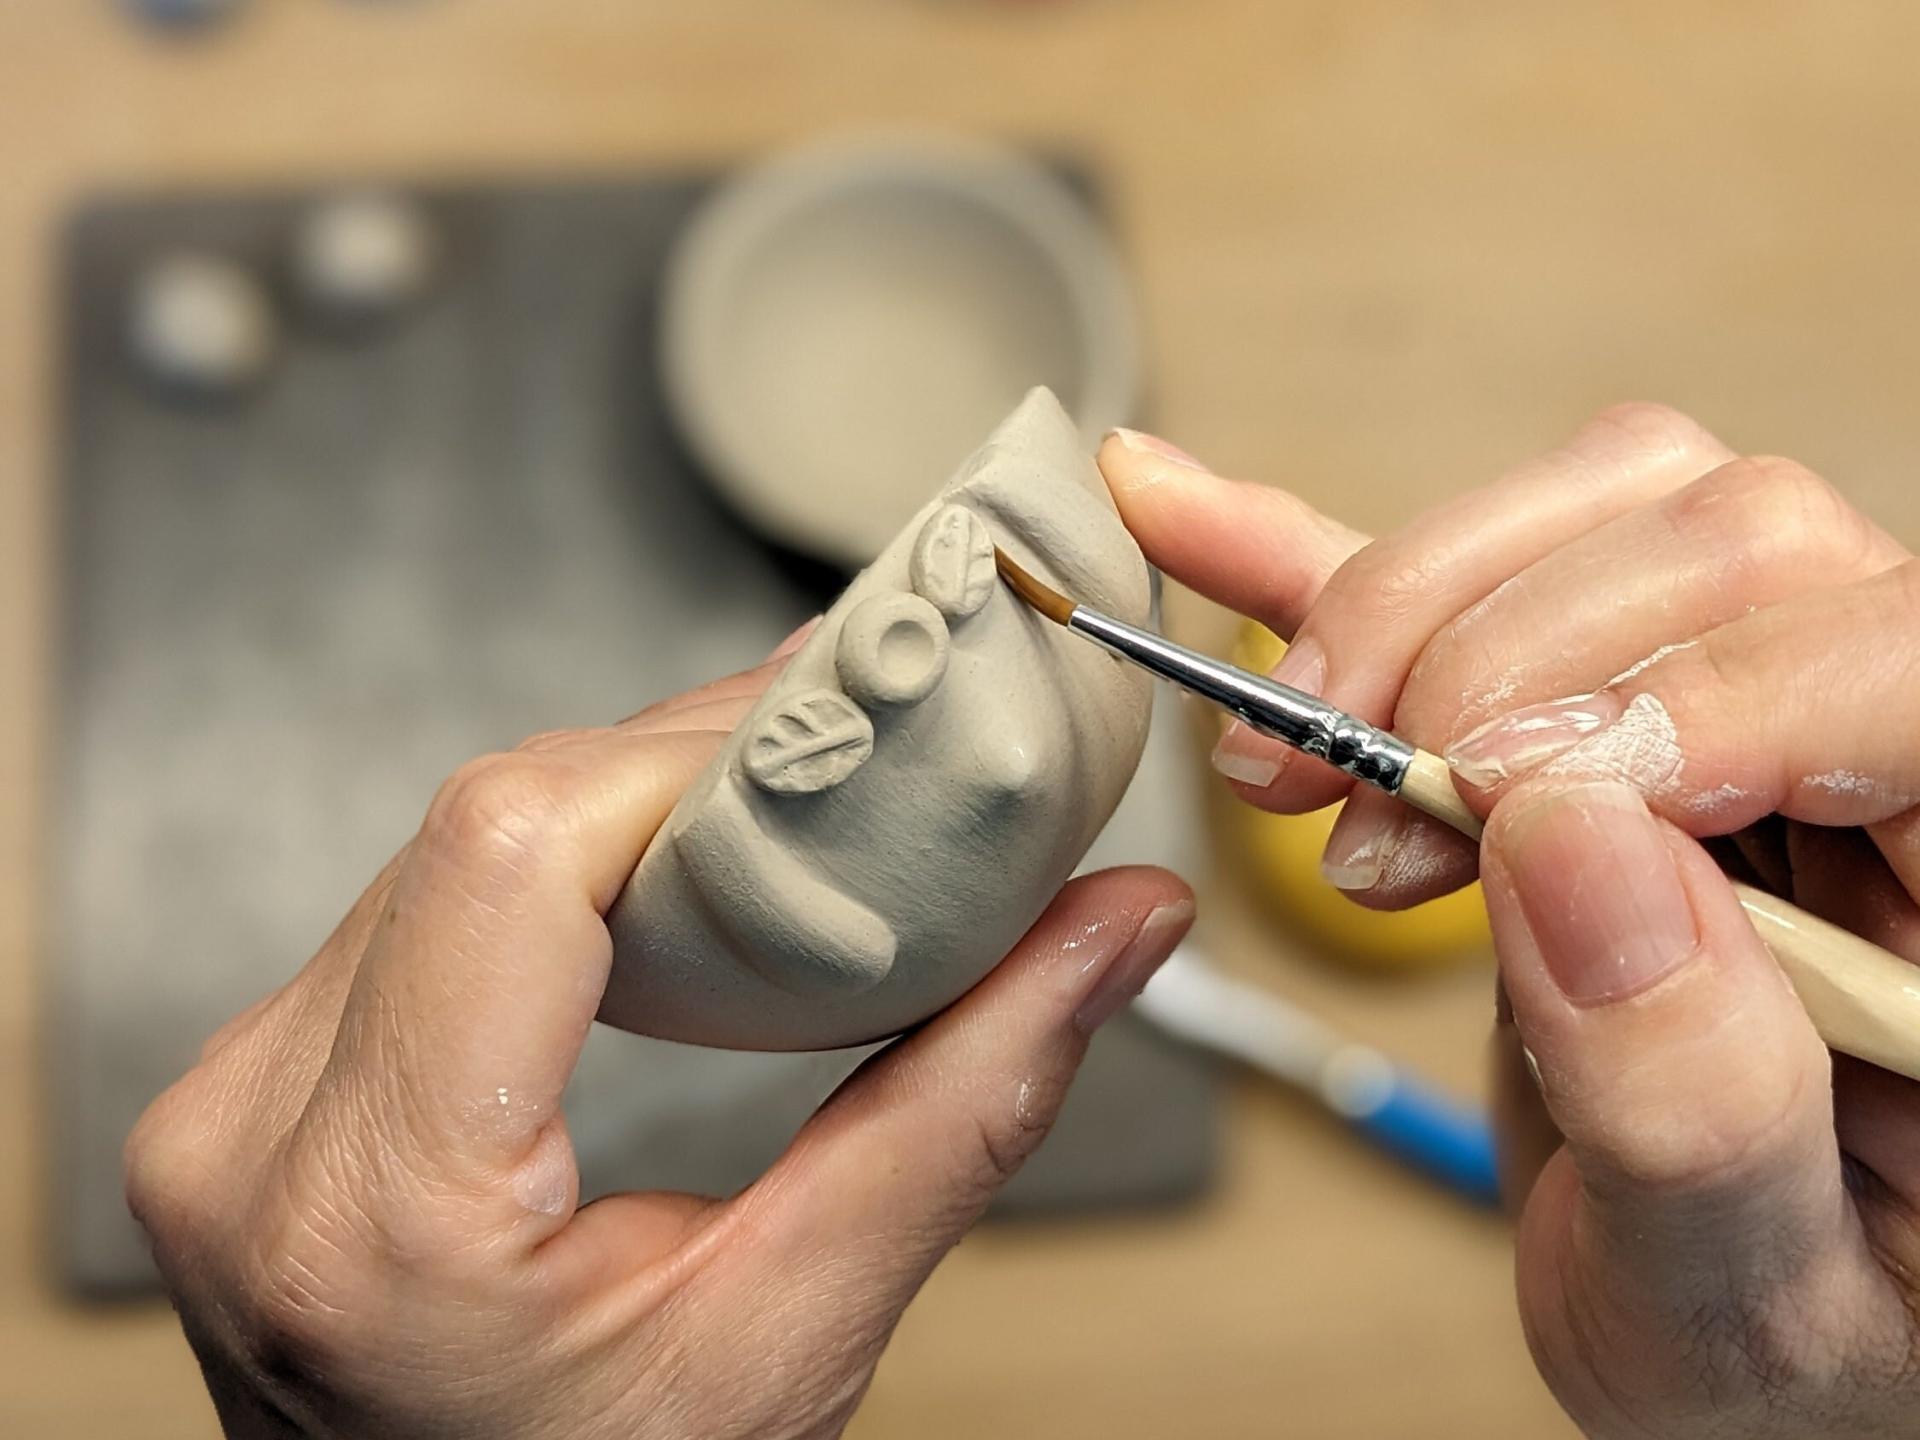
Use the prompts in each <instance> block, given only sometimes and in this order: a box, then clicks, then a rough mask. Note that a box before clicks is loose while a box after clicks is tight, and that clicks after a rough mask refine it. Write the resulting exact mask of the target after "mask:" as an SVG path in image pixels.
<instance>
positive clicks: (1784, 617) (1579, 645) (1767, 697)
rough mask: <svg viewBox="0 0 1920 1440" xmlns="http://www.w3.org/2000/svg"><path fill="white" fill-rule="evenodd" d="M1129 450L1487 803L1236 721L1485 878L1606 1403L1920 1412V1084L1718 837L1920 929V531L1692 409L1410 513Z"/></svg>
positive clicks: (1541, 1335)
mask: <svg viewBox="0 0 1920 1440" xmlns="http://www.w3.org/2000/svg"><path fill="white" fill-rule="evenodd" d="M1101 463H1102V467H1103V469H1104V470H1105V472H1106V474H1107V478H1108V482H1109V484H1110V485H1111V486H1112V487H1113V490H1114V493H1115V496H1116V499H1117V500H1118V502H1119V504H1120V507H1121V511H1122V514H1123V516H1124V517H1125V519H1126V520H1127V523H1128V525H1129V527H1130V528H1131V529H1132V530H1133V531H1134V533H1135V535H1136V536H1137V537H1138V538H1139V539H1140V542H1141V546H1142V548H1143V549H1144V550H1145V551H1146V553H1147V556H1148V558H1149V559H1150V560H1152V561H1154V562H1155V563H1156V564H1158V565H1160V566H1161V567H1162V568H1164V569H1165V570H1166V571H1168V572H1169V573H1170V574H1172V575H1173V576H1174V577H1175V578H1177V579H1180V580H1182V581H1185V582H1186V583H1188V584H1190V585H1192V586H1193V587H1194V588H1196V589H1198V590H1200V591H1202V592H1203V593H1205V594H1207V595H1209V596H1210V597H1212V598H1213V599H1215V600H1218V601H1220V602H1221V603H1223V604H1225V605H1227V606H1229V607H1231V608H1233V609H1235V610H1238V611H1240V612H1242V613H1244V614H1248V615H1252V616H1254V617H1256V618H1257V619H1260V620H1261V621H1263V622H1265V623H1266V624H1267V625H1269V626H1270V627H1272V628H1273V629H1274V630H1275V631H1277V632H1278V633H1280V634H1281V635H1282V636H1284V637H1287V638H1289V639H1290V640H1291V641H1292V642H1293V643H1292V648H1291V649H1290V650H1289V652H1288V654H1287V655H1286V657H1285V658H1284V659H1283V660H1282V662H1281V666H1280V668H1279V670H1278V671H1277V672H1276V673H1277V674H1278V675H1279V677H1280V678H1281V679H1283V680H1286V681H1289V682H1290V683H1293V684H1296V685H1300V686H1302V688H1305V689H1308V690H1311V691H1313V692H1315V693H1317V694H1320V695H1323V696H1325V697H1326V698H1327V699H1329V700H1331V701H1333V702H1334V703H1335V704H1338V705H1340V706H1341V707H1343V708H1344V709H1347V710H1350V711H1352V712H1354V713H1356V714H1358V715H1360V716H1362V717H1364V718H1365V719H1367V720H1370V721H1373V722H1375V723H1377V724H1383V725H1390V726H1391V727H1392V728H1393V729H1394V730H1395V731H1397V732H1398V733H1399V734H1401V735H1403V736H1405V737H1406V738H1408V739H1410V740H1412V741H1414V742H1416V743H1418V744H1420V745H1421V746H1423V747H1424V748H1426V749H1429V750H1433V751H1436V752H1440V753H1443V754H1446V755H1447V756H1448V757H1449V759H1450V760H1451V761H1452V762H1453V765H1454V769H1455V774H1456V777H1457V783H1458V784H1459V787H1460V790H1461V793H1462V794H1463V795H1464V796H1465V797H1466V799H1467V800H1468V802H1469V803H1470V804H1471V805H1472V806H1473V807H1474V808H1475V809H1476V811H1478V812H1479V813H1481V814H1482V815H1485V816H1488V817H1489V823H1488V826H1487V832H1486V836H1485V839H1484V841H1483V843H1482V844H1481V846H1480V847H1479V848H1478V849H1477V850H1476V848H1475V847H1474V846H1473V845H1472V844H1470V843H1469V842H1467V841H1466V840H1464V839H1462V838H1461V837H1460V836H1458V835H1456V834H1454V833H1453V832H1451V831H1449V830H1446V829H1445V828H1444V827H1442V826H1440V825H1439V824H1438V823H1437V822H1434V821H1431V820H1429V819H1427V818H1426V817H1424V816H1421V815H1417V814H1414V813H1412V812H1410V811H1407V810H1404V809H1403V808H1401V807H1400V806H1399V805H1398V803H1397V802H1395V801H1392V800H1389V799H1388V798H1387V797H1385V796H1383V795H1380V794H1377V793H1374V792H1371V791H1360V792H1353V793H1351V794H1350V793H1349V792H1350V791H1351V782H1349V781H1348V780H1346V778H1345V777H1343V776H1341V775H1339V774H1338V773H1337V772H1335V771H1333V770H1331V769H1329V768H1327V767H1325V766H1324V765H1321V764H1319V763H1318V762H1316V761H1313V760H1311V759H1308V758H1306V757H1302V756H1295V755H1293V754H1291V753H1289V752H1287V751H1285V750H1284V749H1283V748H1282V747H1280V746H1279V745H1278V744H1277V742H1273V741H1270V740H1267V739H1266V738H1264V737H1261V736H1258V735H1254V734H1252V733H1250V732H1247V731H1246V730H1244V729H1243V728H1236V729H1233V730H1230V731H1229V732H1227V733H1226V734H1224V735H1223V737H1222V740H1221V745H1220V750H1219V752H1218V753H1217V755H1216V764H1217V765H1218V766H1219V768H1221V770H1222V771H1223V772H1224V773H1226V774H1227V775H1228V776H1229V777H1230V778H1231V779H1232V780H1233V783H1234V785H1235V788H1236V789H1237V790H1238V791H1239V793H1240V794H1241V796H1242V797H1243V798H1244V799H1246V800H1248V801H1249V802H1251V803H1253V804H1256V805H1260V806H1263V807H1266V808H1268V809H1272V810H1279V811H1285V812H1289V813H1297V812H1301V811H1305V810H1309V809H1315V808H1318V807H1320V806H1322V805H1327V804H1330V803H1333V802H1334V801H1336V800H1340V799H1341V798H1342V797H1347V798H1346V804H1345V809H1344V813H1343V815H1342V817H1341V819H1340V821H1339V823H1338V825H1337V827H1336V829H1335V831H1334V834H1333V836H1332V838H1331V839H1330V841H1329V843H1328V850H1327V856H1326V862H1325V868H1326V871H1327V874H1328V876H1329V878H1330V879H1332V880H1334V881H1335V882H1336V883H1338V884H1339V885H1341V887H1342V888H1343V889H1346V890H1347V891H1348V892H1349V893H1350V894H1352V895H1353V897H1354V898H1355V899H1357V900H1358V901H1360V903H1362V904H1366V905H1371V906H1375V907H1380V908H1399V907H1402V906H1406V905H1410V904H1414V903H1417V902H1418V901H1420V900H1423V899H1426V898H1429V897H1431V896H1433V895H1436V894H1440V893H1442V892H1444V891H1447V890H1450V889H1452V888H1454V887H1456V886H1458V885H1460V884H1462V883H1464V882H1465V881H1467V880H1468V879H1469V878H1470V877H1472V876H1473V875H1474V874H1475V873H1476V870H1477V871H1478V872H1479V873H1480V874H1481V876H1482V878H1483V880H1484V881H1485V886H1486V894H1487V902H1488V908H1489V912H1490V914H1491V916H1492V920H1493V924H1494V933H1495V941H1496V948H1497V950H1498V953H1499V959H1500V975H1501V985H1502V994H1501V997H1500V1001H1499V1005H1498V1016H1497V1019H1498V1024H1497V1027H1496V1051H1497V1054H1498V1056H1499V1062H1500V1073H1499V1082H1500V1087H1499V1095H1500V1101H1499V1110H1500V1117H1501V1121H1502V1128H1503V1136H1504V1142H1505V1143H1504V1155H1505V1161H1504V1163H1505V1170H1506V1182H1507V1188H1508V1191H1509V1194H1510V1198H1511V1199H1512V1202H1513V1204H1514V1206H1515V1207H1516V1209H1517V1210H1518V1211H1519V1213H1520V1222H1519V1233H1518V1245H1517V1261H1516V1263H1517V1280H1518V1291H1519V1299H1520V1308H1521V1314H1522V1318H1523V1320H1524V1322H1525V1326H1526V1332H1527V1336H1528V1340H1529V1342H1530V1344H1531V1346H1532V1349H1533V1353H1534V1357H1535V1359H1536V1360H1537V1362H1538V1363H1539V1366H1540V1369H1541V1371H1542V1373H1543V1374H1544V1375H1545V1377H1546V1379H1547V1382H1548V1384H1549V1385H1550V1386H1551V1387H1552V1388H1553V1391H1554V1394H1555V1395H1556V1396H1557V1397H1558V1398H1559V1399H1560V1401H1561V1403H1562V1404H1563V1405H1564V1406H1565V1407H1566V1408H1567V1410H1568V1411H1569V1412H1570V1413H1571V1414H1572V1416H1573V1417H1574V1419H1575V1420H1576V1421H1577V1422H1578V1423H1579V1424H1580V1425H1581V1426H1582V1427H1583V1428H1584V1429H1585V1430H1586V1431H1587V1432H1588V1433H1589V1434H1592V1435H1596V1436H1608V1437H1613V1436H1619V1437H1629V1436H1631V1437H1673V1440H1680V1437H1686V1440H1696V1437H1720V1436H1727V1437H1733V1436H1739V1437H1743V1440H1766V1437H1788V1436H1792V1437H1807V1436H1814V1435H1818V1436H1823V1437H1839V1436H1890V1435H1907V1434H1920V1328H1917V1327H1916V1319H1915V1317H1916V1305H1917V1303H1920V1278H1916V1273H1917V1272H1920V1087H1916V1086H1915V1084H1914V1083H1913V1082H1911V1081H1909V1080H1905V1079H1902V1078H1899V1077H1896V1076H1892V1075H1889V1074H1887V1073H1885V1072H1883V1071H1880V1070H1877V1069H1875V1068H1873V1067H1871V1066H1868V1065H1865V1064H1863V1063H1860V1062H1856V1061H1851V1060H1848V1059H1846V1058H1845V1057H1838V1056H1830V1055H1829V1054H1828V1052H1827V1051H1826V1049H1825V1047H1824V1046H1823V1045H1822V1044H1821V1043H1820V1040H1819V1038H1818V1036H1817V1035H1815V1033H1814V1031H1813V1029H1812V1026H1811V1025H1810V1024H1809V1022H1808V1020H1807V1018H1806V1016H1805V1014H1804V1013H1803V1011H1802V1010H1801V1008H1800V1006H1799V1004H1798V1003H1797V1001H1796V1000H1795V998H1794V996H1793V994H1792V992H1791V990H1790V989H1789V988H1788V987H1787V985H1786V983H1785V981H1784V979H1783V978H1782V976H1781V975H1780V973H1779V971H1778V969H1777V967H1775V965H1774V964H1773V961H1772V959H1771V957H1770V956H1769V955H1768V954H1767V952H1766V951H1765V949H1764V948H1762V947H1761V945H1760V944H1759V943H1758V941H1757V939H1756V938H1755V936H1754V934H1753V931H1752V929H1751V927H1750V926H1749V925H1748V923H1747V922H1746V920H1745V918H1744V916H1743V915H1742V913H1741V911H1740V908H1739V906H1738V904H1737V902H1736V901H1735V900H1734V898H1733V895H1732V893H1731V891H1730V889H1729V887H1728V884H1727V882H1726V879H1725V877H1724V875H1723V874H1722V872H1721V869H1720V868H1719V867H1718V866H1716V864H1715V863H1714V859H1713V858H1710V854H1709V851H1711V852H1712V856H1713V857H1717V858H1719V859H1720V860H1722V861H1724V862H1725V863H1726V864H1727V865H1728V866H1729V867H1730V868H1733V869H1735V870H1737V871H1738V872H1739V873H1741V874H1742V876H1743V878H1747V879H1750V880H1753V881H1755V882H1757V883H1764V884H1766V885H1769V886H1770V887H1772V888H1773V889H1775V890H1776V891H1778V892H1779V893H1781V894H1784V895H1787V896H1789V897H1790V898H1792V899H1793V900H1794V901H1795V902H1796V903H1798V904H1800V905H1802V906H1804V907H1806V908H1807V909H1809V910H1812V911H1814V912H1816V913H1818V914H1821V915H1824V916H1826V917H1827V918H1828V919H1831V920H1834V921H1836V922H1838V923H1839V924H1842V925H1845V926H1847V927H1848V928H1850V929H1853V930H1855V931H1856V932H1858V933H1860V934H1862V935H1865V936H1867V937H1868V938H1870V939H1872V940H1874V941H1875V942H1877V943H1878V944H1880V945H1882V946H1885V947H1886V948H1888V949H1890V950H1893V951H1894V952H1896V953H1898V954H1901V955H1903V956H1905V957H1907V958H1908V959H1910V960H1914V961H1917V962H1920V908H1916V904H1915V899H1916V896H1920V809H1916V803H1917V802H1920V564H1917V563H1916V562H1915V561H1914V560H1913V559H1912V558H1911V557H1910V556H1909V554H1908V553H1907V551H1906V550H1905V549H1903V548H1902V547H1901V546H1900V545H1898V544H1897V543H1895V542H1894V541H1893V540H1892V539H1891V538H1890V537H1889V536H1888V535H1886V534H1885V533H1884V532H1883V531H1881V530H1880V529H1879V528H1878V527H1876V526H1875V525H1874V524H1872V523H1871V522H1870V521H1868V520H1867V519H1866V518H1864V517H1863V516H1862V515H1860V514H1859V513H1858V512H1857V511H1855V510H1854V509H1853V508H1852V507H1851V506H1850V505H1848V504H1847V503H1846V501H1845V500H1844V499H1842V498H1841V497H1840V496H1839V495H1838V494H1837V493H1836V492H1835V491H1834V490H1833V489H1832V488H1831V487H1830V486H1829V485H1828V484H1827V483H1826V482H1825V481H1823V480H1821V479H1820V478H1819V477H1817V476H1815V475H1813V474H1811V473H1810V472H1809V471H1807V470H1806V469H1805V468H1804V467H1802V466H1799V465H1796V464H1794V463H1792V462H1791V461H1786V460H1779V459H1768V458H1751V457H1744V458H1743V457H1741V456H1738V455H1736V454H1735V453H1734V452H1733V451H1731V450H1730V449H1728V448H1727V447H1726V446H1725V445H1723V444H1722V443H1721V442H1720V441H1719V440H1717V439H1716V438H1714V437H1713V436H1712V435H1710V434H1708V433H1707V432H1706V431H1705V430H1703V429H1702V428H1701V427H1700V426H1699V425H1697V424H1695V423H1694V422H1692V421H1691V420H1689V419H1687V418H1686V417H1685V416H1682V415H1679V414H1676V413H1674V412H1672V411H1669V410H1665V409H1662V408H1660V407H1657V406H1645V405H1640V406H1626V407H1621V408H1619V409H1615V410H1611V411H1608V412H1607V413H1605V414H1603V415H1601V416H1600V417H1599V418H1598V419H1596V420H1594V421H1593V422H1592V423H1590V424H1589V425H1587V426H1585V427H1584V428H1583V429H1581V430H1580V431H1579V432H1578V433H1577V434H1575V435H1574V436H1573V437H1572V438H1571V439H1570V440H1569V441H1568V442H1567V443H1566V444H1565V445H1564V446H1562V447H1561V448H1560V449H1558V450H1555V451H1553V452H1551V453H1549V454H1547V455H1543V456H1541V457H1539V458H1538V459H1536V460H1532V461H1530V462H1528V463H1526V464H1524V465H1521V466H1520V467H1518V468H1517V469H1515V470H1514V471H1512V472H1511V473H1509V474H1508V475H1506V476H1504V477H1502V478H1501V479H1499V480H1497V481H1496V482H1494V483H1493V484H1491V485H1488V486H1486V487H1484V488H1482V489H1479V490H1476V491H1472V492H1470V493H1468V494H1465V495H1462V496H1460V497H1459V498H1457V499H1455V500H1453V501H1450V502H1449V503H1447V504H1445V505H1442V506H1441V507H1439V508H1438V509H1436V510H1434V511H1432V512H1431V513H1429V514H1426V515H1424V516H1421V517H1420V518H1418V519H1417V520H1415V521H1414V522H1413V523H1412V524H1411V525H1409V526H1408V527H1407V528H1406V529H1404V530H1402V531H1401V532H1399V533H1398V534H1396V535H1393V536H1390V537H1388V538H1386V539H1382V540H1378V541H1369V540H1368V539H1367V537H1365V536H1362V535H1360V534H1357V533H1356V532H1354V531H1352V530H1349V529H1348V528H1346V527H1345V526H1343V525H1341V524H1339V523H1338V522H1336V521H1333V520H1330V519H1328V518H1327V517H1325V516H1322V515H1319V514H1318V513H1316V512H1315V511H1314V510H1312V509H1311V508H1310V507H1309V506H1307V505H1305V504H1304V503H1303V502H1301V501H1299V500H1298V499H1296V498H1294V497H1293V496H1291V495H1289V494H1287V493H1286V492H1284V491H1282V490H1278V489H1271V488H1267V487H1264V486H1258V485H1250V484H1245V483H1242V482H1235V481H1230V480H1223V479H1219V478H1217V477H1215V476H1213V475H1212V474H1210V473H1208V472H1207V471H1206V470H1205V469H1204V468H1202V467H1201V466H1200V465H1198V464H1197V462H1194V461H1192V460H1191V459H1190V458H1189V457H1186V456H1184V455H1183V454H1181V453H1180V452H1179V451H1177V450H1174V449H1173V448H1172V447H1170V446H1168V445H1166V444H1165V442H1162V441H1157V440H1154V439H1153V438H1152V437H1147V436H1141V435H1136V434H1131V433H1127V432H1122V433H1120V434H1118V435H1116V436H1115V437H1113V438H1111V439H1109V441H1108V442H1107V444H1106V446H1105V447H1104V448H1103V450H1102V452H1101ZM1529 1056H1530V1057H1531V1060H1532V1062H1533V1064H1532V1066H1529V1065H1528V1064H1527V1063H1526V1061H1527V1058H1528V1057H1529ZM1533 1069H1537V1081H1536V1079H1535V1078H1534V1076H1533V1074H1531V1073H1530V1070H1533Z"/></svg>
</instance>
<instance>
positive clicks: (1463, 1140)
mask: <svg viewBox="0 0 1920 1440" xmlns="http://www.w3.org/2000/svg"><path fill="white" fill-rule="evenodd" d="M1353 1123H1354V1124H1355V1125H1356V1126H1358V1127H1359V1128H1360V1129H1361V1130H1363V1131H1365V1132H1366V1133H1367V1134H1368V1135H1369V1136H1371V1137H1372V1138H1373V1139H1374V1140H1375V1141H1377V1142H1378V1143H1379V1144H1380V1145H1382V1146H1383V1147H1385V1148H1386V1149H1388V1150H1390V1151H1392V1152H1393V1153H1394V1154H1395V1155H1398V1156H1399V1157H1400V1158H1401V1159H1402V1160H1405V1161H1406V1162H1407V1163H1408V1164H1410V1165H1413V1166H1415V1167H1417V1168H1418V1169H1421V1170H1424V1171H1425V1172H1426V1173H1427V1174H1429V1175H1431V1176H1433V1177H1434V1178H1435V1179H1436V1180H1440V1181H1443V1182H1444V1183H1446V1184H1447V1185H1450V1186H1452V1187H1453V1188H1454V1189H1456V1190H1459V1191H1461V1192H1462V1193H1464V1194H1466V1195H1469V1196H1471V1197H1472V1198H1473V1199H1475V1200H1477V1201H1479V1202H1480V1203H1482V1204H1485V1205H1498V1204H1499V1203H1500V1173H1499V1167H1498V1165H1497V1163H1496V1161H1495V1158H1494V1143H1493V1126H1492V1125H1491V1124H1490V1123H1489V1122H1488V1119H1487V1115H1486V1112H1485V1111H1484V1110H1481V1109H1479V1108H1478V1107H1475V1106H1469V1105H1463V1104H1461V1103H1460V1102H1459V1101H1457V1100H1453V1099H1450V1098H1449V1097H1447V1096H1445V1095H1442V1094H1440V1093H1439V1092H1438V1091H1436V1090H1432V1089H1429V1088H1428V1087H1427V1086H1425V1085H1422V1084H1420V1083H1419V1082H1418V1081H1415V1080H1410V1079H1408V1078H1407V1076H1405V1075H1404V1074H1396V1075H1395V1076H1394V1079H1393V1087H1392V1089H1390V1090H1389V1091H1388V1092H1387V1094H1386V1098H1385V1099H1383V1100H1382V1101H1381V1102H1380V1103H1379V1105H1378V1106H1376V1107H1375V1108H1374V1109H1373V1110H1371V1111H1369V1112H1368V1113H1366V1114H1364V1115H1359V1116H1356V1117H1355V1118H1354V1121H1353Z"/></svg>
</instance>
